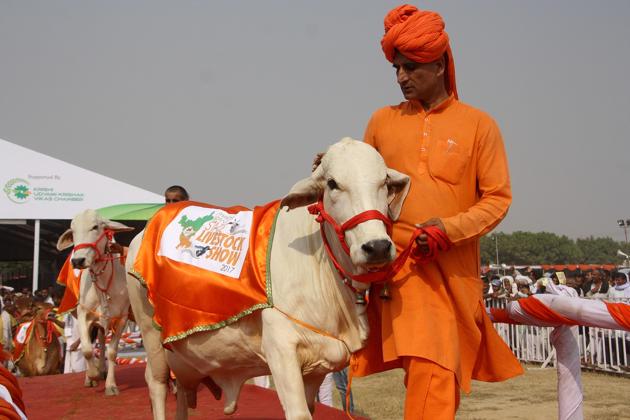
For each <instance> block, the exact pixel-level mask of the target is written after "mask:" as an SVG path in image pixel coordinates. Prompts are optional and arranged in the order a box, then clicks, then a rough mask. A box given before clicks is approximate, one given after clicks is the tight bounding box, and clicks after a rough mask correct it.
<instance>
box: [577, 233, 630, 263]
mask: <svg viewBox="0 0 630 420" xmlns="http://www.w3.org/2000/svg"><path fill="white" fill-rule="evenodd" d="M576 243H577V246H578V248H580V250H581V252H582V259H581V261H580V262H581V263H592V264H603V263H608V262H611V261H617V257H616V255H617V250H618V249H621V250H623V249H625V248H626V246H625V244H624V243H621V242H616V241H614V240H613V239H612V238H594V237H593V236H589V237H588V238H580V239H578V240H577V241H576Z"/></svg>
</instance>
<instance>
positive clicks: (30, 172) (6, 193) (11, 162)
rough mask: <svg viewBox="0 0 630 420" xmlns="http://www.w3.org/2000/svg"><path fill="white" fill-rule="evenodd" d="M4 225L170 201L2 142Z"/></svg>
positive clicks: (0, 200) (0, 214) (1, 216)
mask: <svg viewBox="0 0 630 420" xmlns="http://www.w3.org/2000/svg"><path fill="white" fill-rule="evenodd" d="M0 156H6V157H7V159H4V160H3V162H2V165H0V189H1V190H2V191H0V219H72V218H73V217H74V216H75V215H76V214H78V213H79V212H81V211H83V210H85V209H88V208H91V209H101V208H104V207H110V206H114V205H121V204H126V203H163V202H164V197H162V196H160V195H158V194H154V193H152V192H149V191H146V190H143V189H141V188H137V187H134V186H132V185H129V184H125V183H124V182H120V181H117V180H115V179H112V178H108V177H106V176H103V175H100V174H97V173H95V172H92V171H90V170H87V169H83V168H79V167H78V166H74V165H72V164H69V163H66V162H63V161H61V160H59V159H55V158H53V157H50V156H46V155H44V154H41V153H38V152H35V151H33V150H29V149H26V148H24V147H21V146H18V145H16V144H13V143H9V142H8V141H5V140H1V139H0Z"/></svg>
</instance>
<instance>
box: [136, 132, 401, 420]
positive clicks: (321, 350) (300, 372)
mask: <svg viewBox="0 0 630 420" xmlns="http://www.w3.org/2000/svg"><path fill="white" fill-rule="evenodd" d="M408 189H409V178H408V177H407V176H405V175H403V174H401V173H399V172H396V171H394V170H392V169H388V168H387V167H386V166H385V163H384V161H383V159H382V158H381V156H380V155H379V154H378V152H377V151H376V150H375V149H373V148H372V147H371V146H369V145H367V144H365V143H362V142H359V141H356V140H352V139H348V138H346V139H343V140H342V141H340V142H338V143H336V144H334V145H333V146H331V147H330V148H329V149H328V151H327V152H326V154H325V155H324V157H323V159H322V160H321V164H319V166H318V167H317V168H316V169H315V171H314V172H313V173H312V175H311V176H310V177H309V178H306V179H304V180H302V181H299V182H298V183H297V184H295V185H294V186H293V188H292V189H291V191H290V192H289V194H288V195H287V196H286V197H285V199H284V200H283V202H282V205H283V206H286V207H288V209H286V210H285V209H281V210H280V215H279V216H278V219H277V222H276V227H275V235H274V237H273V246H272V251H271V278H272V287H273V301H274V305H275V307H274V308H268V309H263V310H261V311H257V312H254V313H253V314H252V315H249V316H247V317H244V318H242V319H241V320H239V321H237V322H236V323H234V324H231V325H228V326H226V327H224V328H222V329H219V330H216V331H209V332H200V333H196V334H193V335H190V336H188V337H186V338H184V339H182V340H179V341H175V342H173V343H170V345H171V346H172V351H166V352H165V351H163V350H162V347H161V343H160V335H159V332H158V331H157V330H156V329H155V328H154V326H153V325H152V323H151V317H152V315H153V308H152V307H151V305H150V304H149V302H148V300H147V293H146V290H145V289H144V288H143V287H142V286H141V283H140V282H139V281H138V280H137V279H136V278H134V277H132V276H131V275H130V276H129V277H128V287H129V296H130V300H131V306H132V308H133V311H134V314H135V316H136V319H137V321H138V323H139V326H140V329H141V331H142V336H143V340H144V344H145V347H146V349H147V355H148V364H147V371H146V373H145V378H146V380H147V383H148V385H149V389H150V394H151V400H152V405H153V416H154V418H155V419H160V420H161V419H164V418H165V412H164V408H165V396H166V379H167V377H168V366H170V367H171V369H172V370H173V371H174V372H175V375H176V377H177V390H178V395H177V418H179V419H184V418H187V406H190V407H194V406H195V404H196V389H197V386H198V385H199V384H200V383H204V384H205V385H206V386H208V388H210V390H211V391H212V392H213V394H214V395H215V397H217V398H218V397H219V396H220V395H221V390H222V391H223V392H224V393H225V405H224V413H225V414H231V413H233V412H234V411H235V410H236V403H237V399H238V395H239V392H240V389H241V386H242V384H243V383H244V382H245V381H246V380H247V379H249V378H251V377H254V376H260V375H267V374H269V373H271V374H272V375H273V378H274V383H275V386H276V389H277V391H278V395H279V397H280V401H281V403H282V406H283V408H284V411H285V415H286V418H287V419H290V420H291V419H310V418H311V413H312V411H313V409H314V404H315V397H316V395H317V391H318V389H319V386H320V384H321V382H322V380H323V378H324V376H325V375H326V374H327V373H328V372H331V371H333V370H338V369H341V368H342V367H344V366H346V365H347V364H348V362H349V359H350V355H351V353H352V352H354V351H356V350H358V349H360V348H361V347H363V345H364V343H365V339H366V338H367V333H368V331H367V320H366V315H365V307H364V306H363V305H358V304H356V303H355V302H356V296H355V293H354V292H353V291H351V290H350V289H349V288H348V287H347V286H346V285H344V283H343V282H342V279H341V277H340V275H339V274H338V272H337V271H336V270H335V268H334V267H333V265H332V263H331V261H330V259H329V256H328V255H327V254H326V251H325V250H324V247H323V245H322V244H323V241H322V237H321V235H320V225H319V223H318V222H316V220H315V217H314V216H313V215H311V214H309V212H308V211H307V209H306V208H305V207H304V206H306V205H308V204H311V203H314V202H316V201H317V200H318V198H320V197H323V203H324V207H325V209H326V211H327V212H328V213H329V214H330V215H331V216H332V217H333V218H334V219H335V220H336V221H337V222H338V223H339V224H341V223H343V222H345V221H347V220H348V219H350V218H351V217H353V216H355V215H357V214H359V213H362V212H364V211H367V210H378V211H380V212H381V213H383V214H385V215H387V214H389V216H390V217H391V218H392V219H394V220H395V219H396V218H397V217H398V215H399V213H400V208H401V206H402V202H403V200H404V197H405V196H406V193H407V191H408ZM388 203H389V206H388ZM289 209H290V210H291V211H288V210H289ZM326 233H327V238H329V241H330V243H331V246H332V250H333V253H334V254H335V255H336V256H337V258H338V260H339V261H340V262H341V264H342V265H343V266H344V267H345V269H346V270H347V271H348V272H351V273H355V274H358V273H365V272H366V271H367V270H369V269H370V268H374V267H381V266H383V265H385V264H387V263H390V262H391V261H392V260H393V259H394V257H395V254H396V250H395V247H394V246H393V244H392V242H391V239H390V238H389V236H388V234H387V231H386V227H385V225H384V223H383V222H382V221H380V220H368V221H365V222H362V223H360V224H359V225H357V226H356V227H354V228H352V229H350V230H348V231H347V232H346V243H347V245H348V246H349V248H350V254H349V255H350V256H349V257H348V256H347V255H346V254H345V253H344V251H343V250H342V247H341V246H340V242H339V240H338V239H337V238H336V235H335V234H334V232H333V231H332V229H331V227H330V225H327V227H326ZM141 240H142V234H140V235H138V236H137V237H136V238H135V239H134V240H133V242H132V243H131V245H130V250H129V256H128V260H127V270H128V272H131V271H132V268H133V261H134V259H135V256H136V253H137V250H138V247H139V246H140V243H141ZM355 286H356V284H355ZM362 287H363V288H364V289H365V286H364V285H362ZM287 315H288V316H287ZM291 318H294V320H299V321H300V322H301V323H303V324H302V325H300V323H297V322H295V321H294V320H292V319H291ZM304 323H306V324H308V325H310V326H311V328H307V327H305V326H304ZM314 329H319V330H320V331H326V332H328V333H330V335H332V336H334V337H336V338H332V337H330V336H327V335H322V334H321V333H318V332H315V331H314ZM167 363H168V366H167Z"/></svg>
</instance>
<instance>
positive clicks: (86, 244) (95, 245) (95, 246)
mask: <svg viewBox="0 0 630 420" xmlns="http://www.w3.org/2000/svg"><path fill="white" fill-rule="evenodd" d="M103 237H107V242H108V243H109V242H110V241H111V240H112V238H113V237H114V232H113V231H111V230H109V229H105V230H103V233H101V235H100V236H99V237H98V238H96V240H95V241H94V242H84V243H82V244H78V245H75V246H74V248H72V252H74V251H77V250H79V249H83V248H92V249H93V250H94V252H96V262H99V261H105V260H107V258H103V254H101V251H99V249H98V243H99V242H100V241H101V239H103Z"/></svg>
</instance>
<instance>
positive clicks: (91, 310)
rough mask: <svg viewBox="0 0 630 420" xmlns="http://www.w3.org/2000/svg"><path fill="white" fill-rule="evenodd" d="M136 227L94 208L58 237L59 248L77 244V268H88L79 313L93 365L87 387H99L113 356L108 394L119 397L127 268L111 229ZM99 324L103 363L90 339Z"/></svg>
mask: <svg viewBox="0 0 630 420" xmlns="http://www.w3.org/2000/svg"><path fill="white" fill-rule="evenodd" d="M131 230H133V228H132V227H128V226H125V225H123V224H122V223H118V222H112V221H110V220H107V219H104V218H102V217H100V216H99V215H98V213H96V212H95V211H94V210H84V211H83V212H82V213H79V214H78V215H77V216H75V218H74V219H72V223H71V224H70V229H68V230H67V231H65V232H64V233H63V234H62V235H61V236H60V237H59V240H58V241H57V249H59V250H63V249H66V248H69V247H71V246H72V245H73V244H74V250H73V254H72V257H71V260H70V261H71V262H72V266H73V267H74V268H75V269H82V272H81V287H80V289H79V305H78V306H77V317H78V320H79V331H80V334H81V351H82V352H83V356H84V357H85V359H86V361H87V366H88V369H87V371H86V376H85V386H88V387H90V386H96V383H97V381H98V379H99V376H100V375H102V374H103V373H104V371H105V356H107V361H108V366H107V378H106V380H105V394H106V395H118V387H117V386H116V379H115V377H114V366H115V365H116V355H117V353H118V341H119V340H120V335H121V334H122V331H123V329H124V328H125V325H126V324H127V317H128V315H129V295H128V293H127V285H126V278H125V267H124V264H123V263H122V262H121V260H120V256H117V254H112V252H111V251H110V246H111V237H110V236H109V232H111V233H115V232H127V231H131ZM93 328H98V329H99V341H100V344H101V357H100V363H98V364H97V361H96V360H94V358H93V350H92V341H91V338H90V333H91V331H92V329H93ZM101 329H102V331H104V332H105V333H107V331H109V330H110V329H111V330H112V339H111V341H110V342H109V343H108V344H107V355H105V351H104V346H105V336H104V334H103V333H102V331H101Z"/></svg>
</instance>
